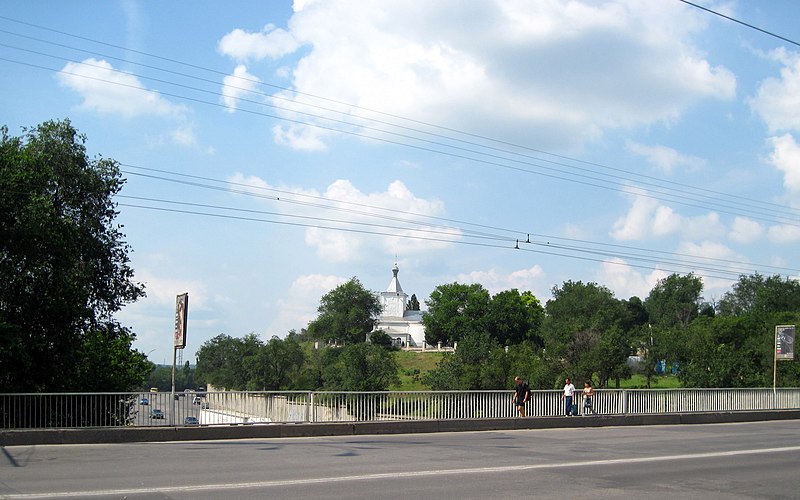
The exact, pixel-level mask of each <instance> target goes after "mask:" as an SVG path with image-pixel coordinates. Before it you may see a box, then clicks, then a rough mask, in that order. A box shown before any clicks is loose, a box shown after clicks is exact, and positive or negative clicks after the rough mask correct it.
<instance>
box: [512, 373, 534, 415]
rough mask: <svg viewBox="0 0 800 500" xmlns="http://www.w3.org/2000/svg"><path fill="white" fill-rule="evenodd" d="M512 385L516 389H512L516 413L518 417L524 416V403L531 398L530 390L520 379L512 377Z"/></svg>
mask: <svg viewBox="0 0 800 500" xmlns="http://www.w3.org/2000/svg"><path fill="white" fill-rule="evenodd" d="M514 383H515V384H516V387H515V388H514V399H513V401H514V405H515V406H516V407H517V412H519V416H520V417H524V416H525V403H527V402H528V399H529V398H530V397H531V389H530V387H528V384H527V383H526V382H523V381H522V379H521V378H520V377H514Z"/></svg>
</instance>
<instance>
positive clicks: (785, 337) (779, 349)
mask: <svg viewBox="0 0 800 500" xmlns="http://www.w3.org/2000/svg"><path fill="white" fill-rule="evenodd" d="M795 332H796V327H795V325H778V326H776V327H775V359H794V338H795Z"/></svg>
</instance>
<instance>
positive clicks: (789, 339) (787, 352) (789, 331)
mask: <svg viewBox="0 0 800 500" xmlns="http://www.w3.org/2000/svg"><path fill="white" fill-rule="evenodd" d="M796 331H797V327H796V326H795V325H777V326H776V327H775V350H774V351H773V352H774V354H775V356H774V358H773V361H772V396H773V398H774V397H775V396H776V395H777V385H778V360H779V359H780V360H789V361H791V360H793V359H794V338H795V333H796Z"/></svg>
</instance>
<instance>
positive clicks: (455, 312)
mask: <svg viewBox="0 0 800 500" xmlns="http://www.w3.org/2000/svg"><path fill="white" fill-rule="evenodd" d="M490 301H491V297H490V296H489V292H488V291H486V289H485V288H483V286H481V285H478V284H473V285H463V284H460V283H450V284H447V285H439V286H437V287H436V289H435V290H434V291H433V292H432V293H431V296H430V298H429V299H428V300H427V301H425V303H426V304H427V305H428V310H427V311H426V312H425V313H423V315H422V324H423V325H424V326H425V342H426V343H428V344H430V345H437V344H438V343H439V342H442V343H443V344H447V343H451V344H452V343H455V342H458V341H460V340H461V339H462V338H465V337H467V336H469V335H472V334H476V333H482V332H486V331H487V325H486V317H487V314H488V312H489V302H490Z"/></svg>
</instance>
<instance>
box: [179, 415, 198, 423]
mask: <svg viewBox="0 0 800 500" xmlns="http://www.w3.org/2000/svg"><path fill="white" fill-rule="evenodd" d="M183 425H200V421H199V420H197V417H192V416H189V417H186V418H184V419H183Z"/></svg>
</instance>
